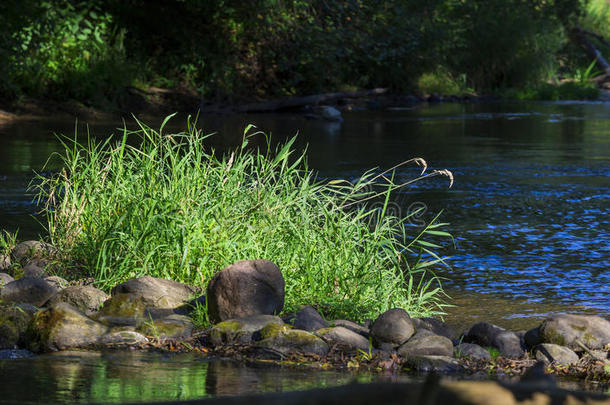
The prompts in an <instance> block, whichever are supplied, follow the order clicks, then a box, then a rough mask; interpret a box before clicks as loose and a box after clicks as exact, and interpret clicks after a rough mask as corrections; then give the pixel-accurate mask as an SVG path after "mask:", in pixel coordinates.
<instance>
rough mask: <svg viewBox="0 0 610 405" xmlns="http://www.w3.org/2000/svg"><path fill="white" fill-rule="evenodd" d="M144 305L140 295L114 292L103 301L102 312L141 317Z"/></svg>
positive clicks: (126, 316)
mask: <svg viewBox="0 0 610 405" xmlns="http://www.w3.org/2000/svg"><path fill="white" fill-rule="evenodd" d="M145 309H146V306H145V305H144V302H143V301H142V299H141V298H140V297H134V296H132V295H131V294H116V295H113V296H112V297H111V298H110V299H109V300H107V301H106V302H105V303H104V306H103V307H102V314H103V315H106V316H113V317H121V318H142V317H143V316H144V311H145Z"/></svg>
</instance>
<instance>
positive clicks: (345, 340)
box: [316, 326, 370, 352]
mask: <svg viewBox="0 0 610 405" xmlns="http://www.w3.org/2000/svg"><path fill="white" fill-rule="evenodd" d="M316 335H318V336H319V337H321V338H322V339H324V341H326V342H327V343H338V344H339V345H341V346H346V347H348V348H351V349H360V350H364V351H365V352H368V350H369V349H370V347H369V340H368V339H366V338H365V337H364V336H362V335H360V334H359V333H357V332H354V331H352V330H350V329H347V328H344V327H343V326H335V327H334V328H324V329H319V330H317V331H316Z"/></svg>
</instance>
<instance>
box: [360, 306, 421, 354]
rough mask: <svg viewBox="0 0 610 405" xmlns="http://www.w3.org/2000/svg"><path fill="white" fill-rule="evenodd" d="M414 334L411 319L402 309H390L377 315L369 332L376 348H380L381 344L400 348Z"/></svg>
mask: <svg viewBox="0 0 610 405" xmlns="http://www.w3.org/2000/svg"><path fill="white" fill-rule="evenodd" d="M414 334H415V328H414V327H413V322H412V321H411V317H410V316H409V314H408V313H407V311H405V310H404V309H402V308H394V309H390V310H387V311H386V312H384V313H383V314H381V315H379V316H378V317H377V319H376V320H375V322H373V325H372V326H371V331H370V335H371V336H372V338H373V341H374V343H375V346H376V347H381V345H382V344H383V343H389V344H391V345H392V346H394V347H397V346H400V345H401V344H403V343H404V342H406V341H407V340H409V338H410V337H411V336H413V335H414Z"/></svg>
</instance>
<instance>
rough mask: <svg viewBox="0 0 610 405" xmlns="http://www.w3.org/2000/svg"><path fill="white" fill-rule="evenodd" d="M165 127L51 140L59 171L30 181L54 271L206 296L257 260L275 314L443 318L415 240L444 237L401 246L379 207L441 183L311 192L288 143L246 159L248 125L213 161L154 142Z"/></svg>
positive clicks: (361, 184)
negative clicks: (399, 312) (236, 268)
mask: <svg viewBox="0 0 610 405" xmlns="http://www.w3.org/2000/svg"><path fill="white" fill-rule="evenodd" d="M169 118H170V117H168V118H167V119H166V120H165V121H164V123H163V125H162V126H161V129H160V130H158V131H156V130H153V129H151V128H149V127H147V126H146V125H144V124H142V123H138V124H139V129H138V130H137V131H128V130H126V129H125V130H124V132H123V137H122V140H121V141H118V142H115V141H111V140H110V139H108V140H106V141H103V142H95V141H93V140H91V139H89V140H88V141H87V142H86V143H79V142H78V141H77V140H68V139H65V138H64V139H63V142H64V146H65V154H64V155H63V156H61V159H62V160H63V165H64V169H63V170H62V171H61V172H60V173H58V174H57V175H55V176H53V177H51V178H44V177H40V178H39V180H40V185H39V186H38V187H39V195H38V197H39V198H40V199H41V200H43V201H46V208H45V211H46V214H47V218H48V232H49V235H50V238H51V241H52V243H53V244H54V245H55V246H57V247H58V248H59V249H60V251H61V253H62V255H63V258H64V263H65V265H66V266H68V265H71V266H72V267H74V268H83V269H84V271H85V272H86V273H87V274H82V276H85V275H87V276H92V277H94V278H95V280H96V283H97V284H98V285H99V286H100V287H102V288H105V289H109V288H111V287H112V286H114V285H115V284H116V283H118V282H121V281H124V280H126V279H129V278H133V277H138V276H141V275H144V274H148V275H151V276H154V277H163V278H169V279H174V280H178V281H182V282H186V283H190V284H194V285H201V286H205V285H207V283H208V281H209V280H210V278H211V277H212V276H213V275H214V274H215V273H216V272H217V271H219V270H220V269H222V268H223V267H225V266H227V265H229V264H231V263H233V262H235V261H238V260H243V259H256V258H264V259H269V260H272V261H273V262H275V263H277V264H278V266H279V267H280V269H281V270H282V272H283V275H284V278H285V280H286V306H285V308H286V309H287V310H294V309H296V308H297V307H298V306H299V305H302V304H311V305H314V306H316V307H318V308H319V309H320V310H321V311H322V312H324V314H325V315H326V316H328V317H331V318H332V317H349V318H350V319H364V318H367V317H374V316H376V315H377V314H378V313H379V312H380V311H383V310H386V309H388V308H391V307H402V308H404V309H406V310H407V311H408V312H409V313H410V314H411V315H413V316H417V315H431V314H434V313H439V312H442V308H443V305H444V304H443V298H444V295H443V291H442V287H441V285H440V281H439V279H438V278H436V277H435V276H434V273H432V271H431V269H432V268H433V266H434V265H438V264H440V263H441V262H442V259H441V257H439V256H438V255H437V254H436V253H435V252H436V251H437V249H438V248H440V246H439V245H437V244H435V243H432V242H430V241H429V240H425V238H426V237H430V236H432V237H433V238H439V237H441V238H444V237H448V236H449V234H447V233H446V232H444V231H442V230H441V228H442V227H443V226H444V225H446V224H441V223H436V222H435V221H433V223H430V224H428V225H427V226H426V227H424V228H423V229H422V228H419V229H417V230H416V232H417V233H416V234H414V235H409V234H408V231H409V230H413V227H406V226H405V225H406V224H407V221H408V218H404V217H403V218H400V217H397V216H391V215H389V214H388V209H387V208H388V204H389V201H390V195H391V193H392V192H394V191H395V190H396V189H398V188H400V187H405V186H408V184H410V183H411V182H412V181H415V180H418V179H422V178H425V177H430V176H435V175H439V174H441V175H442V174H447V173H444V172H442V171H441V172H439V171H432V172H430V173H429V174H426V175H423V174H422V176H420V177H418V178H417V179H413V180H412V181H410V182H407V183H403V184H395V183H394V182H393V180H392V179H393V175H392V173H390V172H384V173H378V171H373V170H372V171H369V172H367V173H365V174H364V175H363V176H362V177H361V178H360V179H359V180H358V181H357V182H356V183H354V184H352V183H349V182H347V181H340V180H332V181H321V180H318V179H317V178H316V175H315V173H314V172H312V171H311V170H310V169H309V168H308V166H307V163H306V159H305V154H304V153H302V154H297V153H296V152H295V151H294V148H293V143H294V141H295V139H294V138H293V139H291V140H289V141H288V142H286V143H284V144H282V145H280V146H278V147H277V148H272V147H271V146H269V143H267V147H266V148H265V149H263V150H260V149H256V148H253V147H252V146H250V145H249V141H250V140H251V139H252V137H255V136H258V137H260V136H263V135H264V134H262V133H261V132H255V129H254V128H253V127H252V126H249V127H248V128H246V130H245V131H244V136H243V142H242V145H241V146H240V147H238V148H236V149H235V150H234V151H233V152H231V153H227V154H223V155H219V154H217V153H216V152H215V151H214V150H213V149H208V148H207V147H206V146H205V144H206V138H208V137H209V135H204V134H203V133H202V132H201V131H200V130H198V129H196V128H195V126H194V125H192V123H189V124H188V126H187V130H186V131H185V132H183V133H178V134H171V135H166V134H165V133H164V132H163V127H164V125H165V124H166V123H167V121H168V119H169ZM75 138H76V136H75ZM134 145H135V146H134ZM412 162H416V163H417V162H420V161H419V160H413V161H412ZM404 163H409V162H404ZM379 186H380V187H382V191H374V190H376V189H377V190H378V187H379ZM376 187H377V188H376ZM374 200H375V201H376V203H375V206H374V207H373V206H372V202H373V201H374ZM414 214H416V213H414Z"/></svg>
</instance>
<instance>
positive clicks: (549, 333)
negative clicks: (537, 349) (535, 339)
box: [540, 327, 566, 346]
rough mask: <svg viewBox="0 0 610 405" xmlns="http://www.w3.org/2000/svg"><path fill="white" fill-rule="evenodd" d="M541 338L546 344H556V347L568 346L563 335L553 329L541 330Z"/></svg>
mask: <svg viewBox="0 0 610 405" xmlns="http://www.w3.org/2000/svg"><path fill="white" fill-rule="evenodd" d="M540 336H541V337H542V341H543V342H544V343H554V344H556V345H560V346H566V340H565V338H564V337H563V335H561V334H560V333H559V332H557V331H556V330H555V329H553V328H549V327H546V328H541V329H540Z"/></svg>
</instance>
